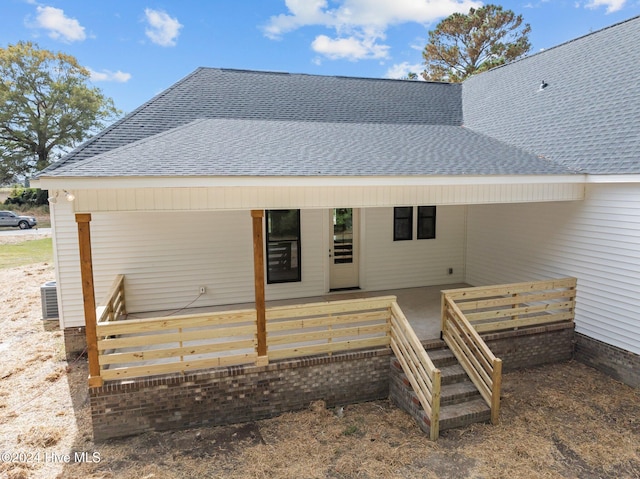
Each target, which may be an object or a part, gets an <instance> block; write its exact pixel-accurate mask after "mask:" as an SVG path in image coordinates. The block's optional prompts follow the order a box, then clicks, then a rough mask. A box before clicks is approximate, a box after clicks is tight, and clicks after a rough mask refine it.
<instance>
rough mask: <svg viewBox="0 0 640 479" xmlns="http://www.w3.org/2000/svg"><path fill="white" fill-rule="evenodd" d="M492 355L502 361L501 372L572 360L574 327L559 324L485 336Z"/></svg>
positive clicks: (567, 324) (483, 337)
mask: <svg viewBox="0 0 640 479" xmlns="http://www.w3.org/2000/svg"><path fill="white" fill-rule="evenodd" d="M482 339H483V340H484V341H485V343H487V346H489V349H491V352H492V353H493V354H494V355H495V356H496V357H497V358H500V359H502V370H503V371H513V370H516V369H523V368H530V367H534V366H540V365H542V364H549V363H559V362H562V361H568V360H570V359H571V358H572V357H573V348H574V325H573V323H558V324H550V325H546V326H537V327H531V328H522V329H519V330H516V331H503V332H499V333H490V334H483V335H482Z"/></svg>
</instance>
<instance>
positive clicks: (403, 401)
mask: <svg viewBox="0 0 640 479" xmlns="http://www.w3.org/2000/svg"><path fill="white" fill-rule="evenodd" d="M389 375H390V377H389V399H390V400H391V402H392V403H393V404H395V405H396V406H398V407H399V408H400V409H402V410H403V411H404V412H406V413H407V414H408V415H409V416H411V417H412V418H413V419H414V420H415V421H416V423H417V424H418V426H419V427H420V429H422V431H423V432H424V433H425V434H427V435H429V434H430V433H431V420H430V418H429V416H427V414H426V413H425V412H424V409H422V405H421V404H420V400H419V399H418V396H416V393H415V392H413V388H412V387H411V383H410V382H409V380H408V379H407V377H406V376H405V374H404V372H403V371H402V366H401V365H400V363H399V362H398V360H397V359H396V358H395V356H394V357H392V358H391V366H390V369H389Z"/></svg>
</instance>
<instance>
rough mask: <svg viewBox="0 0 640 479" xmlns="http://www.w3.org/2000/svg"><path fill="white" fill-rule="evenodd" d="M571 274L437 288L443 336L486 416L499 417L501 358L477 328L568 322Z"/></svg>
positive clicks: (573, 286)
mask: <svg viewBox="0 0 640 479" xmlns="http://www.w3.org/2000/svg"><path fill="white" fill-rule="evenodd" d="M575 298H576V279H575V278H561V279H553V280H544V281H534V282H526V283H514V284H503V285H497V286H481V287H475V288H461V289H452V290H445V291H442V336H443V339H444V340H445V342H446V343H447V345H448V346H449V348H450V349H451V350H452V351H453V353H454V354H455V355H456V357H457V358H458V361H459V362H460V364H461V365H462V367H463V368H464V369H465V371H466V372H467V374H468V375H469V377H470V378H471V380H472V381H473V382H474V384H475V385H476V387H477V388H478V390H479V391H480V394H481V395H482V397H483V398H484V400H485V401H486V402H487V404H489V405H490V406H491V421H492V422H493V423H497V422H498V417H499V410H500V387H501V381H502V379H501V374H502V362H501V361H500V359H497V358H496V357H495V356H494V355H493V353H492V352H491V351H490V350H489V348H488V347H487V345H486V344H485V343H484V341H483V340H482V338H481V337H480V333H492V332H498V331H505V330H509V329H518V328H523V327H531V326H540V325H545V324H551V323H560V322H572V321H573V320H574V308H575Z"/></svg>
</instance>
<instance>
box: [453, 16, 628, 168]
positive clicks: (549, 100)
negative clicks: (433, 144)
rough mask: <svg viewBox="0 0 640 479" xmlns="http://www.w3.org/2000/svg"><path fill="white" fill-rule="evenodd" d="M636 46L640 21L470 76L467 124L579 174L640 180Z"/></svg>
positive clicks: (465, 104)
mask: <svg viewBox="0 0 640 479" xmlns="http://www.w3.org/2000/svg"><path fill="white" fill-rule="evenodd" d="M638 45H640V17H635V18H632V19H630V20H627V21H626V22H622V23H619V24H617V25H614V26H612V27H609V28H605V29H603V30H600V31H597V32H595V33H592V34H589V35H586V36H584V37H581V38H578V39H576V40H573V41H571V42H568V43H565V44H562V45H560V46H558V47H555V48H551V49H549V50H546V51H543V52H541V53H538V54H536V55H532V56H530V57H527V58H524V59H522V60H520V61H517V62H514V63H511V64H508V65H506V66H503V67H500V68H496V69H494V70H491V71H489V72H486V73H482V74H480V75H477V76H474V77H471V78H469V79H468V80H466V81H465V82H464V84H463V112H464V124H465V126H467V127H469V128H471V129H472V130H475V131H478V132H482V133H484V134H487V135H490V136H492V137H494V138H497V139H499V140H502V141H504V142H507V143H509V144H512V145H516V146H518V147H520V148H524V149H526V150H528V151H531V152H535V153H536V154H540V155H544V156H545V157H546V158H549V159H551V160H553V161H557V162H559V163H561V164H563V165H565V166H567V167H569V168H571V169H573V170H575V171H579V172H585V173H592V174H627V173H640V73H639V70H638V68H639V66H640V48H638ZM543 80H544V81H545V82H546V83H547V87H546V88H544V89H543V90H542V91H540V89H539V86H540V84H541V82H542V81H543Z"/></svg>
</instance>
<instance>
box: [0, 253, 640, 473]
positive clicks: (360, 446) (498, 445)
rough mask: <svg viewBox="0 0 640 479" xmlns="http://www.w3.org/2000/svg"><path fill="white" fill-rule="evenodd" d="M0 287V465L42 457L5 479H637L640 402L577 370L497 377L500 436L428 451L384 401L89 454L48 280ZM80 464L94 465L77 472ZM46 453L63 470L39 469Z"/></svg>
mask: <svg viewBox="0 0 640 479" xmlns="http://www.w3.org/2000/svg"><path fill="white" fill-rule="evenodd" d="M1 274H2V275H3V280H5V284H11V285H12V287H11V289H10V290H9V289H8V288H3V289H2V291H0V304H1V305H2V306H0V307H1V308H2V309H1V311H2V315H1V316H0V318H1V322H0V341H1V342H0V352H1V353H2V362H1V363H0V378H3V379H2V380H1V381H0V452H5V451H6V452H10V453H12V452H13V453H19V452H25V453H29V452H31V453H40V458H41V460H40V461H39V462H24V461H23V462H19V461H18V462H4V463H3V462H1V461H0V477H2V478H5V477H6V478H47V479H48V478H53V477H59V478H65V479H66V478H94V479H95V478H130V477H136V478H147V479H151V478H153V479H163V478H193V477H210V478H296V479H297V478H427V479H429V478H462V477H469V478H516V479H518V478H527V479H529V478H581V479H582V478H587V479H589V478H638V477H640V392H639V391H638V390H636V389H632V388H630V387H627V386H625V385H623V384H620V383H618V382H616V381H614V380H612V379H610V378H608V377H606V376H604V375H602V374H600V373H599V372H597V371H594V370H592V369H590V368H587V367H585V366H583V365H581V364H578V363H575V362H569V363H565V364H558V365H553V366H548V367H545V368H540V369H532V370H527V371H520V372H515V373H509V374H507V375H505V377H504V387H503V402H502V422H501V424H500V425H498V426H491V425H485V424H482V425H474V426H471V427H468V428H465V429H458V430H453V431H449V432H445V433H444V434H443V435H442V437H441V438H440V440H439V441H438V442H435V443H434V442H431V441H429V440H428V439H427V438H426V437H425V435H424V434H423V433H422V432H421V431H420V430H419V428H418V427H417V426H416V425H415V424H414V423H413V421H412V420H411V419H410V418H409V417H408V416H407V415H406V414H404V413H403V412H401V411H399V410H398V409H396V408H395V407H393V406H392V405H390V404H389V403H388V402H386V401H379V402H373V403H366V404H359V405H353V406H347V407H345V409H344V413H343V414H342V415H341V417H339V416H338V415H337V414H336V413H335V411H333V410H328V409H326V408H325V407H324V404H323V403H322V402H317V403H314V404H312V405H310V407H309V408H308V409H307V410H305V411H300V412H296V413H289V414H284V415H282V416H280V417H278V418H273V419H269V420H265V421H259V422H256V423H250V424H243V425H236V426H227V427H208V428H198V429H189V430H185V431H177V432H164V433H148V434H143V435H139V436H136V437H130V438H125V439H121V440H114V441H110V442H108V443H106V444H99V445H95V444H94V443H93V442H92V439H91V420H90V412H89V405H88V400H87V389H86V376H87V370H86V363H85V362H84V361H80V362H78V363H76V364H72V365H67V363H66V362H65V361H64V359H63V354H62V336H61V333H60V332H59V331H58V330H56V329H55V328H52V327H51V324H49V322H43V321H42V320H41V311H40V298H39V287H40V285H41V284H42V283H44V282H45V281H47V280H50V279H51V278H52V276H53V271H52V268H51V267H50V266H49V265H44V264H38V265H32V266H29V267H19V268H13V269H10V270H4V271H2V273H1ZM7 281H8V282H7ZM68 366H69V367H68ZM75 452H89V453H90V454H93V453H94V452H96V453H98V454H99V458H100V462H99V463H79V462H73V459H74V457H73V454H74V453H75ZM53 453H55V454H57V455H58V456H59V455H62V454H70V455H71V459H72V462H71V463H70V464H64V463H54V462H51V461H49V462H45V461H44V460H43V458H44V455H45V454H49V455H51V454H53ZM49 457H51V456H49Z"/></svg>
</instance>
